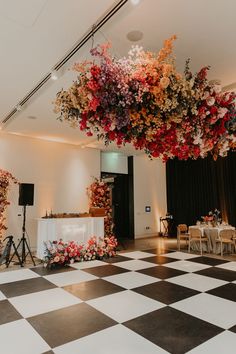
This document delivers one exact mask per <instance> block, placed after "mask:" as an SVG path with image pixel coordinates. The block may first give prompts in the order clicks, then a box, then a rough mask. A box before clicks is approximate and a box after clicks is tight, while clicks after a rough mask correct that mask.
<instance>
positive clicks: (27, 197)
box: [18, 183, 34, 205]
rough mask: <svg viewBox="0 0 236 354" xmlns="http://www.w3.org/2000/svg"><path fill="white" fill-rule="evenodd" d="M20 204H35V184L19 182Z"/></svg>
mask: <svg viewBox="0 0 236 354" xmlns="http://www.w3.org/2000/svg"><path fill="white" fill-rule="evenodd" d="M18 204H19V205H34V184H33V183H20V184H19V201H18Z"/></svg>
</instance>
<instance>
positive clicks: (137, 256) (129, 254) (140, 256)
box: [120, 251, 154, 259]
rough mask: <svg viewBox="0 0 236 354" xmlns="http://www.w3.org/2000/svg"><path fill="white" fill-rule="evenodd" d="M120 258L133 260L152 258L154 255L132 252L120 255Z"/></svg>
mask: <svg viewBox="0 0 236 354" xmlns="http://www.w3.org/2000/svg"><path fill="white" fill-rule="evenodd" d="M120 256H124V257H129V258H133V259H140V258H146V257H152V256H154V255H153V254H152V253H148V252H142V251H132V252H124V253H120Z"/></svg>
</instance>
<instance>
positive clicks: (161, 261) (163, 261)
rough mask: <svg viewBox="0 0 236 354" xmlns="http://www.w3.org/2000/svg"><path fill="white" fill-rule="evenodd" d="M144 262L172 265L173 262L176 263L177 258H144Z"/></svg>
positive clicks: (158, 256)
mask: <svg viewBox="0 0 236 354" xmlns="http://www.w3.org/2000/svg"><path fill="white" fill-rule="evenodd" d="M142 261H146V262H150V263H155V264H166V263H171V262H176V261H177V259H176V258H170V257H166V256H160V255H157V256H152V257H147V258H142Z"/></svg>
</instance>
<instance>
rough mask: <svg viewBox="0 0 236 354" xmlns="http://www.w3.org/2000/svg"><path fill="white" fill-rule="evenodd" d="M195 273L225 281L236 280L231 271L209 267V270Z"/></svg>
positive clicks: (235, 273) (235, 274)
mask: <svg viewBox="0 0 236 354" xmlns="http://www.w3.org/2000/svg"><path fill="white" fill-rule="evenodd" d="M195 273H196V274H201V275H205V276H207V277H211V278H216V279H221V280H226V281H234V280H236V272H234V271H232V270H226V269H222V268H215V267H211V268H207V269H203V270H199V271H197V272H195Z"/></svg>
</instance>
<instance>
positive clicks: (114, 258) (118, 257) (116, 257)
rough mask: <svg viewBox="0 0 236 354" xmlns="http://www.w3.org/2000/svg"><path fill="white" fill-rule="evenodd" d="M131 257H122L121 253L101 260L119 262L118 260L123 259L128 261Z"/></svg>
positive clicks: (121, 260)
mask: <svg viewBox="0 0 236 354" xmlns="http://www.w3.org/2000/svg"><path fill="white" fill-rule="evenodd" d="M132 259H133V258H129V257H124V256H122V255H117V256H115V257H110V258H104V259H103V260H102V261H103V262H106V263H119V262H124V261H130V260H132Z"/></svg>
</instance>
